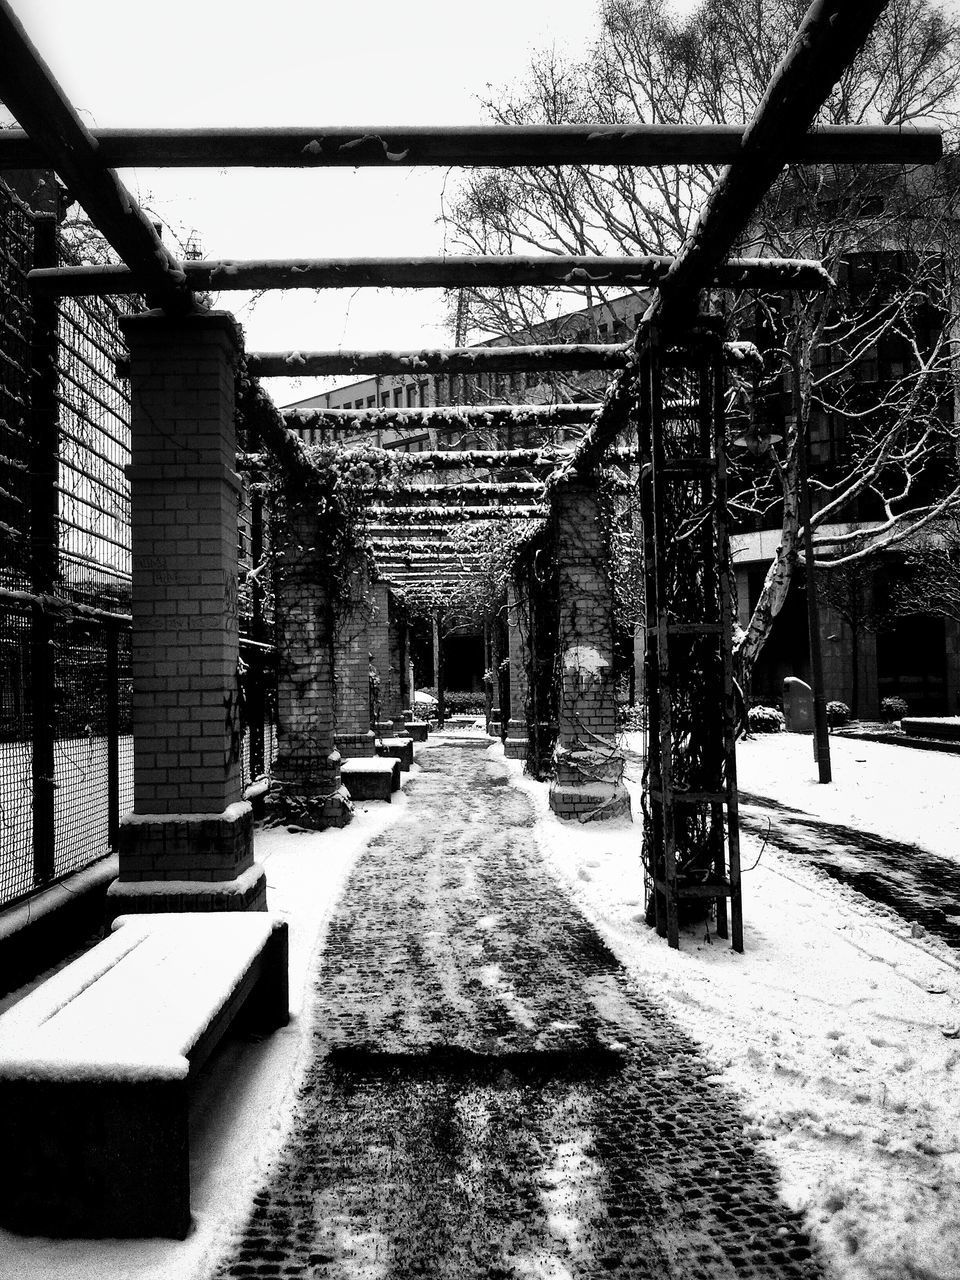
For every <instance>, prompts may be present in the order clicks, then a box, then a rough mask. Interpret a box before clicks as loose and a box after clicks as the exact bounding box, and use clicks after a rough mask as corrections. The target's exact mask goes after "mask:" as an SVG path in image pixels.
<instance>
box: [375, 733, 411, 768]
mask: <svg viewBox="0 0 960 1280" xmlns="http://www.w3.org/2000/svg"><path fill="white" fill-rule="evenodd" d="M377 755H378V756H384V757H385V758H386V759H392V760H399V761H400V771H401V773H409V772H410V770H411V769H412V768H413V739H412V738H381V739H380V741H379V742H378V743H377Z"/></svg>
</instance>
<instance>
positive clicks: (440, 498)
mask: <svg viewBox="0 0 960 1280" xmlns="http://www.w3.org/2000/svg"><path fill="white" fill-rule="evenodd" d="M389 493H390V498H391V500H394V499H396V500H397V501H398V502H400V503H401V504H402V503H404V502H409V501H410V500H411V499H415V500H416V501H417V502H442V503H448V502H460V501H462V500H463V499H464V498H470V499H471V500H472V499H475V498H485V499H488V500H489V501H491V502H495V501H498V500H505V499H509V498H521V499H523V500H525V501H529V500H530V499H531V498H533V497H534V496H535V495H537V494H541V493H543V485H542V484H537V483H536V481H533V480H518V481H515V482H506V483H500V484H498V483H495V482H493V481H490V482H486V481H482V480H477V481H467V482H465V483H464V484H422V485H413V484H400V485H393V486H392V487H391V488H390V490H389Z"/></svg>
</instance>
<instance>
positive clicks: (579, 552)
mask: <svg viewBox="0 0 960 1280" xmlns="http://www.w3.org/2000/svg"><path fill="white" fill-rule="evenodd" d="M554 513H555V519H556V530H557V565H558V575H559V615H560V668H561V687H560V708H559V730H560V736H559V740H558V743H557V754H556V764H557V782H556V784H555V786H554V787H553V788H552V790H551V793H550V807H551V808H552V809H553V811H554V812H555V813H556V814H558V815H559V816H560V817H563V818H574V817H576V818H579V819H580V820H581V821H586V820H588V819H590V818H613V817H619V816H620V815H622V814H624V813H629V812H630V796H629V793H628V792H627V789H626V787H625V786H624V784H623V782H622V774H623V756H622V755H621V754H620V752H619V751H617V749H616V736H617V703H616V689H615V685H614V679H613V585H612V582H611V579H610V567H609V566H610V548H609V545H608V541H607V535H606V531H605V528H604V522H603V520H602V518H601V512H600V507H599V503H598V498H597V492H596V488H595V486H594V485H592V484H590V483H587V482H582V481H581V482H573V483H568V484H566V485H564V486H562V487H561V488H560V489H559V490H558V491H557V493H556V495H555V499H554Z"/></svg>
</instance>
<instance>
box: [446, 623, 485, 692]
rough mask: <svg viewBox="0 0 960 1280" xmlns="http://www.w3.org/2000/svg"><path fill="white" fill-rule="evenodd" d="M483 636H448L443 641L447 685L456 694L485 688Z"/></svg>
mask: <svg viewBox="0 0 960 1280" xmlns="http://www.w3.org/2000/svg"><path fill="white" fill-rule="evenodd" d="M483 659H484V654H483V636H481V635H475V636H463V635H456V636H446V637H445V638H444V641H443V661H444V674H445V681H444V683H445V685H446V687H447V688H448V689H450V690H452V691H456V692H464V693H476V692H478V691H479V690H481V689H482V688H483V669H484V668H483Z"/></svg>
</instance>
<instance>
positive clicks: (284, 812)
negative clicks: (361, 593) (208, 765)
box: [269, 509, 353, 830]
mask: <svg viewBox="0 0 960 1280" xmlns="http://www.w3.org/2000/svg"><path fill="white" fill-rule="evenodd" d="M286 534H287V536H286V539H285V544H284V545H283V546H282V547H281V549H280V563H279V565H278V572H277V623H278V627H277V630H278V637H277V639H278V645H279V649H280V668H279V679H278V685H277V713H278V718H279V744H278V745H279V750H278V754H277V760H276V764H275V765H274V767H273V775H272V776H273V785H272V787H271V791H270V800H269V805H270V810H271V812H272V813H273V814H275V815H276V816H277V817H279V818H281V819H284V820H286V819H289V820H291V821H295V822H297V823H298V824H299V825H302V826H306V827H312V828H316V829H318V830H323V829H324V828H325V827H343V826H346V824H347V823H348V822H349V821H350V819H351V817H352V816H353V805H352V804H351V802H350V796H349V795H348V793H347V790H346V788H345V787H344V786H343V785H342V783H341V781H340V753H339V751H338V750H337V749H336V746H335V744H334V731H333V724H334V721H333V649H332V637H331V626H332V622H331V614H330V610H329V607H328V601H327V596H326V591H325V588H324V586H323V582H324V577H325V557H324V555H323V552H322V549H321V548H319V547H318V545H317V544H318V543H319V542H320V541H321V539H320V537H319V536H318V531H317V520H316V516H315V515H314V514H313V513H311V512H310V511H308V510H306V509H304V510H300V511H296V512H295V511H291V513H290V528H289V529H288V530H287V531H286Z"/></svg>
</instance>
